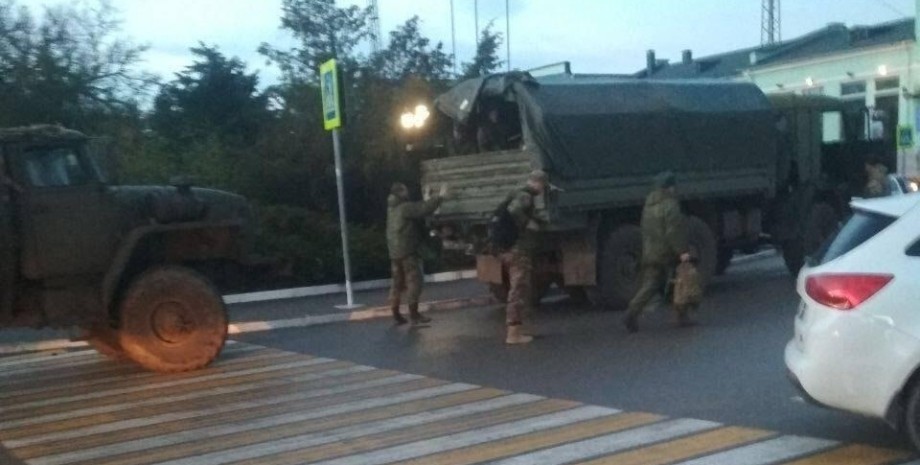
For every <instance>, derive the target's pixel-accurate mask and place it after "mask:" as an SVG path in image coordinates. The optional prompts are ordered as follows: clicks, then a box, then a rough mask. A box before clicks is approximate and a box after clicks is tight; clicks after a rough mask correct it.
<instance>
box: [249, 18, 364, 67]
mask: <svg viewBox="0 0 920 465" xmlns="http://www.w3.org/2000/svg"><path fill="white" fill-rule="evenodd" d="M282 11H283V13H282V16H281V28H282V29H287V30H288V31H289V32H291V33H292V34H293V35H294V38H296V39H297V40H298V41H299V42H300V47H299V48H294V49H291V50H287V51H284V50H278V49H276V48H274V47H272V46H271V45H269V44H267V43H263V44H262V45H260V46H259V53H261V54H263V55H265V56H266V57H267V58H268V59H269V60H271V61H272V62H274V63H276V64H278V66H279V67H280V68H281V70H282V71H283V72H284V75H285V78H286V79H287V80H288V81H289V82H296V81H298V80H302V79H305V80H308V81H311V82H315V81H316V80H317V78H318V68H319V65H320V64H321V63H322V62H324V61H326V60H328V59H330V58H337V59H339V60H340V61H341V62H342V64H343V65H344V67H345V68H346V69H353V68H355V67H356V62H357V59H356V58H355V56H354V51H355V48H356V47H357V46H358V44H360V43H361V41H362V40H363V39H365V38H366V37H369V36H370V32H369V30H368V19H369V18H370V16H371V9H370V8H363V9H362V8H358V7H357V6H354V5H353V6H350V7H347V8H339V7H337V6H335V0H283V3H282Z"/></svg>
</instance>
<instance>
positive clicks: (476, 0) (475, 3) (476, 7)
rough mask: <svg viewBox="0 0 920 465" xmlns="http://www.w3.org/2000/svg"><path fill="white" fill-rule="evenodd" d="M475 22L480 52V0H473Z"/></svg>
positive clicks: (477, 44)
mask: <svg viewBox="0 0 920 465" xmlns="http://www.w3.org/2000/svg"><path fill="white" fill-rule="evenodd" d="M473 17H474V18H475V19H474V20H473V21H474V22H475V24H476V50H477V51H478V50H479V0H473Z"/></svg>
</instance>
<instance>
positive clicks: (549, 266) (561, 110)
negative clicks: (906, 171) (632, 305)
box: [422, 73, 866, 308]
mask: <svg viewBox="0 0 920 465" xmlns="http://www.w3.org/2000/svg"><path fill="white" fill-rule="evenodd" d="M823 103H825V104H827V105H825V106H821V105H819V104H817V103H813V102H812V101H811V100H809V99H808V98H807V97H802V98H801V100H800V99H789V100H788V101H786V102H785V103H784V106H782V108H781V109H778V107H777V104H776V103H774V102H771V101H770V99H768V98H767V96H765V95H764V94H763V93H762V92H761V91H760V90H759V89H758V88H757V87H756V86H754V85H753V84H748V83H739V82H728V81H718V82H716V81H652V80H639V79H628V78H624V79H615V78H607V77H592V76H587V77H577V76H573V75H564V76H560V77H555V78H546V79H541V80H539V81H537V80H535V79H533V78H532V77H530V76H529V75H528V74H526V73H511V74H500V75H494V76H489V77H484V78H478V79H472V80H468V81H464V82H462V83H460V84H458V85H456V86H455V87H454V88H452V89H451V90H449V91H448V92H447V93H445V94H443V95H441V96H440V97H438V99H437V100H436V102H435V105H436V107H437V108H438V109H439V110H440V112H441V113H442V114H444V115H446V116H447V117H448V118H450V119H451V120H453V122H454V137H455V138H464V137H466V138H474V137H476V138H477V139H478V142H479V143H480V145H481V144H482V142H483V140H484V139H485V140H489V143H490V145H489V147H487V150H486V151H483V152H480V153H454V154H451V155H448V156H445V157H441V158H435V159H430V160H425V161H423V162H422V185H423V188H427V187H436V186H438V185H441V184H448V185H449V186H450V190H451V192H452V196H451V198H450V199H447V200H445V201H444V203H443V204H442V206H441V208H440V209H439V210H438V211H437V212H436V214H435V216H434V219H433V222H432V226H433V228H434V231H435V233H436V234H437V235H439V236H440V237H441V239H442V242H443V244H444V249H445V250H450V249H453V250H461V251H464V252H465V253H473V254H476V262H477V271H478V276H479V279H480V280H481V281H484V282H486V283H489V285H490V288H491V289H492V291H493V294H494V295H495V296H496V297H497V298H499V299H503V298H504V296H505V294H506V292H507V287H508V282H507V280H508V278H507V270H504V269H502V265H501V263H500V261H499V260H497V259H496V258H495V257H494V256H493V255H492V254H490V253H489V250H488V243H487V242H488V241H487V232H488V227H487V223H488V221H489V219H490V217H491V216H492V213H493V211H494V209H495V208H496V206H497V205H499V203H500V202H501V201H502V199H504V198H505V196H506V195H507V193H508V192H510V191H511V190H513V189H516V188H520V187H522V186H523V183H524V181H525V179H526V176H527V173H528V172H529V171H531V170H532V169H537V168H539V169H542V170H544V171H546V172H547V173H549V175H550V178H551V182H552V183H554V184H556V185H558V186H560V187H562V188H563V189H564V190H562V191H554V192H549V193H547V194H546V195H544V196H541V197H539V198H538V209H539V214H541V215H543V216H544V219H545V220H546V223H545V226H544V228H543V232H542V236H543V239H544V240H543V241H542V244H543V245H542V250H541V253H539V254H538V256H537V259H536V265H535V273H534V280H535V283H534V289H535V290H536V291H535V292H536V293H537V294H540V293H541V292H542V291H543V290H545V289H546V288H548V286H550V285H551V284H556V285H557V286H559V287H561V288H564V289H566V290H567V291H568V292H569V293H570V294H571V295H573V296H576V297H579V298H583V297H587V298H590V299H591V300H593V301H595V303H598V304H601V305H604V306H607V307H614V308H616V307H619V308H622V307H624V306H625V304H626V303H627V302H628V300H629V299H630V298H631V297H632V295H633V294H634V292H635V290H636V286H637V284H638V283H637V279H638V264H639V261H640V259H641V244H642V241H641V237H640V230H639V226H638V224H639V219H640V216H641V209H642V205H643V203H644V199H645V197H646V195H647V194H648V193H649V191H650V190H651V185H652V179H653V177H654V176H655V174H657V173H659V172H661V171H665V170H670V171H673V172H674V173H676V176H677V179H678V195H679V197H680V198H681V201H682V208H683V210H684V212H685V213H686V214H687V223H688V228H689V238H688V239H689V242H690V245H691V247H692V249H693V252H694V253H695V254H696V255H697V256H698V257H699V268H700V270H701V272H702V274H703V275H704V277H706V278H707V279H708V277H711V276H712V275H714V274H716V273H720V272H723V271H724V270H725V268H726V267H727V266H728V265H729V263H730V260H731V258H732V255H733V254H734V253H735V252H736V251H739V250H744V251H751V250H754V249H756V248H757V247H758V245H760V244H761V243H762V242H764V241H765V240H770V241H773V242H774V243H776V244H779V245H781V246H782V247H783V248H784V251H787V252H786V254H785V255H786V258H787V260H788V262H789V267H790V269H793V270H795V271H797V270H798V268H799V267H801V265H802V261H803V260H804V257H805V256H806V255H807V253H808V252H809V251H811V250H813V249H815V248H817V245H814V244H812V243H814V242H817V243H820V240H821V237H826V235H827V234H830V233H831V232H832V230H833V228H834V227H836V224H837V221H838V220H839V218H840V217H841V216H842V215H843V214H845V212H844V209H845V205H846V204H847V201H848V200H849V199H848V195H849V194H848V193H847V192H848V191H847V189H844V188H843V187H842V186H841V185H840V184H841V181H840V180H839V179H831V178H834V177H835V176H837V175H834V176H831V177H829V176H828V172H827V170H826V169H825V168H826V166H825V165H828V163H827V156H826V155H827V152H828V151H830V152H834V150H836V152H834V153H836V154H837V155H840V157H843V155H841V154H843V153H846V154H849V155H847V157H848V158H847V159H848V160H850V159H852V160H856V159H857V158H856V157H855V156H852V154H855V153H857V152H860V151H863V150H866V147H863V146H861V145H859V144H851V143H849V142H843V143H840V144H838V146H837V148H836V149H834V147H829V146H827V144H824V141H823V136H822V128H823V125H822V121H823V118H824V116H823V113H824V112H825V111H834V110H839V108H835V107H832V105H831V102H823ZM496 114H497V115H498V116H499V118H498V122H496V121H495V118H494V116H495V115H496ZM484 134H485V135H487V136H488V137H483V135H484ZM496 135H497V136H498V137H496ZM477 136H478V137H477ZM496 140H498V142H495V141H496ZM469 145H470V144H469V141H465V142H464V141H455V143H454V146H457V147H461V146H469ZM822 159H824V161H823V162H822ZM822 163H823V164H822ZM831 164H833V163H831ZM828 166H829V165H828ZM852 168H853V167H852V166H851V167H849V168H848V169H850V170H851V171H852ZM855 169H856V173H859V172H861V170H862V168H861V165H859V166H858V167H856V168H855ZM848 172H849V171H848ZM832 174H833V173H832ZM856 177H858V176H854V179H855V178H856ZM854 182H857V181H854ZM813 217H815V218H817V219H813ZM806 239H807V240H808V241H810V242H809V243H808V244H806V243H805V241H806Z"/></svg>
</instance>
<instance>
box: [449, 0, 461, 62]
mask: <svg viewBox="0 0 920 465" xmlns="http://www.w3.org/2000/svg"><path fill="white" fill-rule="evenodd" d="M450 47H451V54H452V55H453V58H454V76H457V75H458V74H460V73H458V72H457V23H456V22H455V20H454V0H450Z"/></svg>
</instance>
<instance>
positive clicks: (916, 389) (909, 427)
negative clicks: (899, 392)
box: [901, 381, 920, 450]
mask: <svg viewBox="0 0 920 465" xmlns="http://www.w3.org/2000/svg"><path fill="white" fill-rule="evenodd" d="M912 384H913V385H912V386H911V387H910V390H909V391H907V393H906V394H907V406H906V408H905V409H904V418H903V419H902V422H901V425H902V428H901V429H902V430H903V431H904V433H905V434H906V435H907V438H908V439H910V442H911V444H913V446H914V448H915V449H918V450H920V383H918V382H916V381H915V382H913V383H912Z"/></svg>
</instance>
